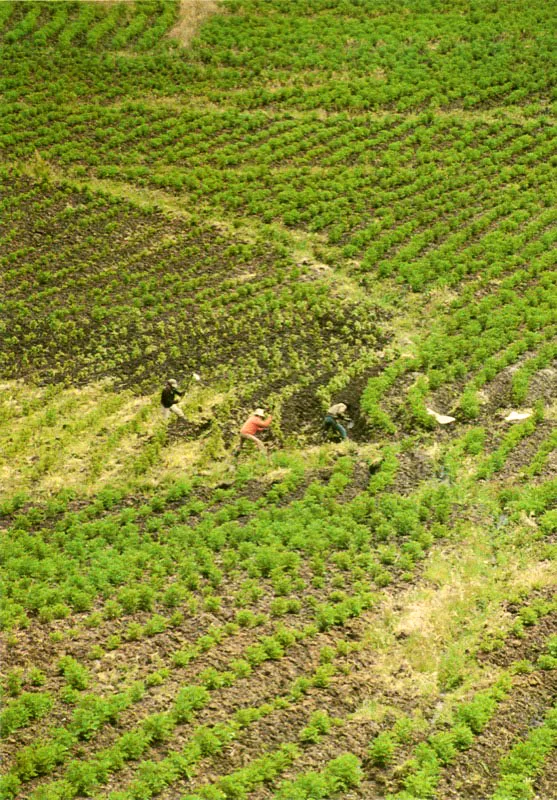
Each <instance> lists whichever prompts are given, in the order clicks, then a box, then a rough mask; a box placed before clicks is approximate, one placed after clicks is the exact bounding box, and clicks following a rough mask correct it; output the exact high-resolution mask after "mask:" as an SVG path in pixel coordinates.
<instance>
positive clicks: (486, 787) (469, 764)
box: [438, 670, 557, 800]
mask: <svg viewBox="0 0 557 800" xmlns="http://www.w3.org/2000/svg"><path fill="white" fill-rule="evenodd" d="M556 697H557V673H556V672H555V671H554V670H553V671H543V670H542V671H540V672H535V673H532V674H530V675H517V676H516V677H515V679H514V681H513V689H512V691H511V694H510V696H509V698H508V699H507V700H505V701H503V703H502V704H501V706H500V707H499V708H498V710H497V712H496V714H495V716H494V717H493V718H492V719H491V720H490V722H489V723H488V725H487V727H486V728H485V729H484V731H483V732H482V733H481V734H479V736H477V738H476V740H475V741H474V744H473V745H472V747H471V748H470V749H469V750H467V751H465V752H464V753H463V754H462V755H461V757H460V758H459V759H458V761H457V762H456V763H455V764H453V765H451V766H450V767H448V768H447V769H446V771H445V772H444V773H443V775H442V778H441V781H440V783H439V789H438V796H439V797H443V798H446V799H447V800H478V798H483V797H490V796H491V794H492V793H493V791H494V789H495V786H496V784H497V779H498V768H497V765H498V763H499V761H500V760H501V758H502V756H504V755H505V754H506V753H507V752H508V750H509V749H510V748H511V747H512V746H513V745H514V744H515V743H516V742H517V741H520V739H522V738H524V737H525V736H526V735H527V733H528V731H529V729H530V728H532V727H536V726H537V725H540V724H541V723H542V720H543V717H544V715H545V714H546V712H547V711H548V710H549V707H550V706H551V705H552V704H553V703H554V702H555V698H556ZM553 796H555V795H553ZM547 800H549V798H547Z"/></svg>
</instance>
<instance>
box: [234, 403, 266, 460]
mask: <svg viewBox="0 0 557 800" xmlns="http://www.w3.org/2000/svg"><path fill="white" fill-rule="evenodd" d="M272 420H273V418H272V416H271V415H270V414H269V416H268V417H267V419H265V412H264V411H263V409H262V408H256V409H255V411H254V412H253V414H252V415H251V416H250V417H248V419H247V420H246V421H245V422H244V424H243V425H242V427H241V428H240V444H239V446H238V449H237V450H236V452H235V455H238V453H239V452H240V450H241V449H242V446H243V444H244V442H245V441H246V440H248V439H249V440H250V441H252V442H254V443H255V444H256V445H257V447H258V449H259V451H260V452H261V453H265V455H266V454H267V450H266V448H265V445H264V444H263V442H262V441H261V439H258V438H257V436H256V435H255V434H256V433H259V431H263V430H265V428H268V427H269V425H270V424H271V422H272Z"/></svg>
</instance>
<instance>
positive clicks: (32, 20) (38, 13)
mask: <svg viewBox="0 0 557 800" xmlns="http://www.w3.org/2000/svg"><path fill="white" fill-rule="evenodd" d="M176 16H177V4H176V3H174V2H166V3H165V2H160V1H159V2H158V1H157V0H148V2H141V3H115V4H110V5H109V6H104V5H101V4H96V3H78V2H71V1H70V2H67V3H63V4H62V5H60V4H59V3H56V2H44V3H37V2H29V3H25V4H21V3H16V2H6V3H4V4H3V9H2V16H1V17H0V31H2V38H3V42H4V45H14V44H16V43H21V42H24V43H25V44H29V45H32V46H33V47H45V46H56V47H58V48H61V49H62V50H63V49H65V48H69V47H70V46H74V47H75V46H78V47H79V46H85V47H87V48H97V47H99V46H102V47H103V48H111V47H113V48H121V47H124V46H129V45H133V46H134V47H136V48H137V49H138V50H140V51H141V50H147V49H151V48H153V47H155V46H156V45H159V44H160V40H161V37H163V36H164V34H165V33H166V32H167V31H168V29H169V28H170V27H171V26H172V24H173V23H174V22H175V20H176Z"/></svg>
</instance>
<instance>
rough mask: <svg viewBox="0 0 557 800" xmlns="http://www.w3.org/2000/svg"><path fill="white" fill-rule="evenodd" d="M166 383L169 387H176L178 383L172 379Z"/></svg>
mask: <svg viewBox="0 0 557 800" xmlns="http://www.w3.org/2000/svg"><path fill="white" fill-rule="evenodd" d="M167 383H168V385H169V386H178V381H177V380H175V379H174V378H169V380H168V381H167Z"/></svg>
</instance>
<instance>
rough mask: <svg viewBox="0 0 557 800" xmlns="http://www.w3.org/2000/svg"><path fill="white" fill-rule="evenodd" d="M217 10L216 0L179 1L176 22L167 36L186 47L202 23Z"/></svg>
mask: <svg viewBox="0 0 557 800" xmlns="http://www.w3.org/2000/svg"><path fill="white" fill-rule="evenodd" d="M218 10H219V5H218V3H217V2H216V0H181V2H180V13H179V15H178V22H177V23H176V25H175V26H174V27H173V28H172V30H171V31H170V33H169V36H170V37H172V38H173V39H177V40H178V41H179V42H180V44H182V45H183V46H184V47H187V46H188V45H189V43H190V42H191V40H192V39H193V37H194V36H195V34H196V33H197V31H198V29H199V27H200V26H201V25H202V23H203V22H205V20H206V19H207V18H208V17H210V16H211V15H212V14H216V13H217V11H218Z"/></svg>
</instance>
